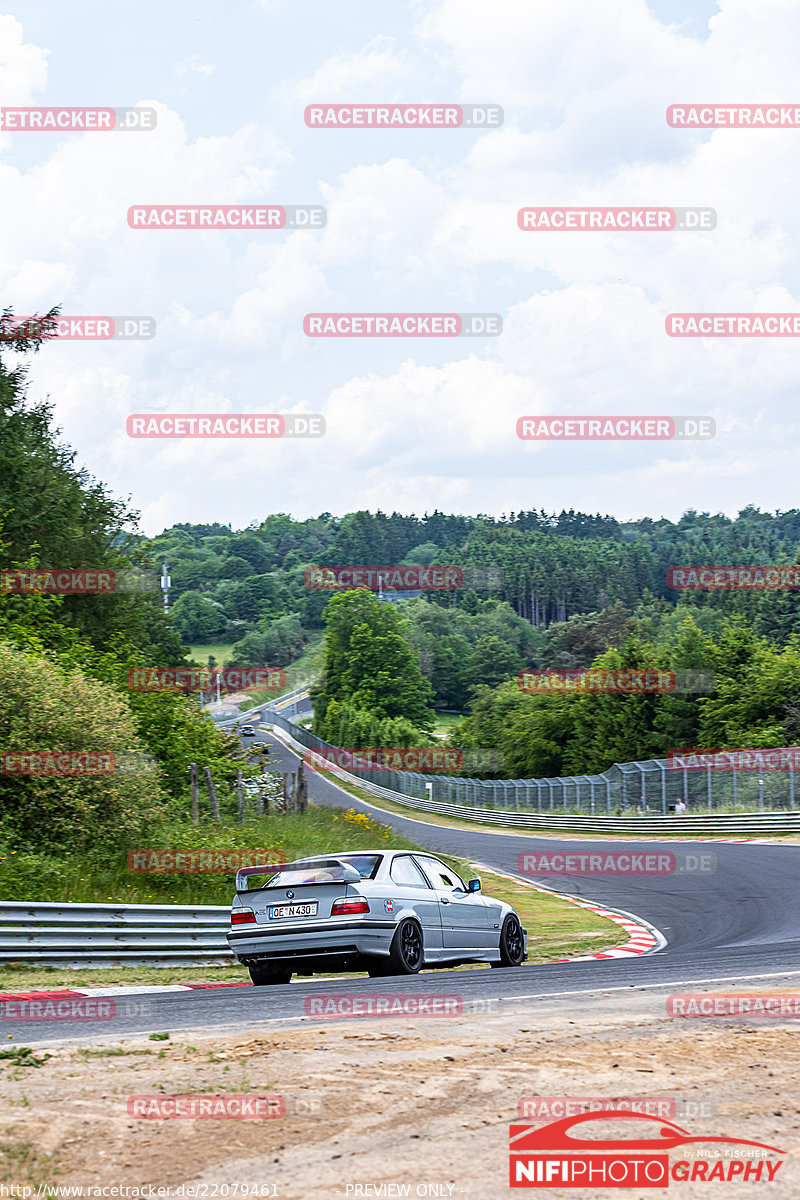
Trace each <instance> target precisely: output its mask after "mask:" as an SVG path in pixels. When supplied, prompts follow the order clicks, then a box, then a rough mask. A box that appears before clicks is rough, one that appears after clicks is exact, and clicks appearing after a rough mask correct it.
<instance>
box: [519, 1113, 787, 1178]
mask: <svg viewBox="0 0 800 1200" xmlns="http://www.w3.org/2000/svg"><path fill="white" fill-rule="evenodd" d="M609 1120H613V1121H615V1122H616V1121H627V1122H629V1123H631V1122H636V1124H635V1125H630V1128H631V1132H632V1136H631V1137H626V1138H623V1137H614V1138H597V1137H593V1136H592V1134H593V1133H594V1132H595V1130H596V1126H595V1125H594V1124H593V1122H595V1121H609ZM580 1125H584V1126H585V1128H584V1129H583V1131H582V1132H581V1133H579V1132H573V1129H574V1128H575V1127H577V1126H580ZM509 1136H510V1146H509V1153H510V1155H511V1161H510V1176H509V1185H510V1186H511V1187H536V1188H548V1189H552V1188H558V1187H580V1188H585V1187H592V1188H633V1187H638V1188H648V1187H652V1188H665V1187H669V1186H670V1183H671V1182H675V1183H693V1182H695V1181H696V1180H699V1181H701V1182H703V1183H713V1182H717V1183H723V1182H726V1183H727V1182H730V1181H735V1182H743V1183H771V1182H772V1181H773V1180H774V1179H775V1176H776V1175H777V1173H778V1171H779V1170H780V1168H781V1167H782V1166H783V1159H782V1158H781V1159H777V1160H776V1159H775V1158H774V1157H772V1156H774V1155H783V1154H785V1153H786V1151H785V1150H779V1149H777V1147H775V1146H768V1145H766V1144H765V1143H763V1142H751V1141H747V1140H745V1139H743V1138H729V1137H711V1138H709V1137H694V1136H693V1135H692V1134H691V1133H689V1132H688V1130H686V1129H682V1128H681V1127H680V1126H679V1125H675V1124H674V1123H673V1122H672V1121H665V1120H658V1121H655V1120H654V1119H653V1118H652V1117H647V1116H642V1115H640V1114H639V1113H633V1112H629V1111H624V1110H622V1109H620V1110H606V1111H604V1112H591V1113H581V1114H579V1115H578V1116H572V1117H564V1118H562V1120H560V1121H551V1122H550V1124H548V1125H541V1126H540V1125H511V1126H510V1132H509ZM670 1151H674V1152H675V1159H674V1161H671V1160H670V1153H669V1152H670Z"/></svg>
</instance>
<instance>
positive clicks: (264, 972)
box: [247, 963, 292, 987]
mask: <svg viewBox="0 0 800 1200" xmlns="http://www.w3.org/2000/svg"><path fill="white" fill-rule="evenodd" d="M247 969H248V971H249V972H250V978H251V979H252V981H253V985H254V986H255V987H265V986H266V985H267V984H270V983H289V982H290V980H291V978H292V968H291V967H284V966H282V965H281V964H280V963H259V964H258V966H253V967H248V968H247Z"/></svg>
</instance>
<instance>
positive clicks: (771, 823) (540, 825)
mask: <svg viewBox="0 0 800 1200" xmlns="http://www.w3.org/2000/svg"><path fill="white" fill-rule="evenodd" d="M265 723H266V724H270V723H272V724H274V725H277V724H278V723H277V722H275V721H274V718H273V716H272V715H270V716H266V717H265ZM285 724H289V722H285ZM273 732H274V730H273ZM298 733H300V734H301V735H303V734H305V733H306V730H303V729H298ZM276 736H279V740H281V741H283V742H284V743H285V744H286V745H287V746H289V748H290V749H292V750H295V751H296V752H297V753H300V754H303V753H305V754H307V753H308V749H307V747H306V746H304V745H303V743H302V742H299V741H297V740H296V739H295V737H293V736H292V734H291V733H287V732H286V730H285V729H282V730H281V733H280V735H276ZM321 767H322V770H325V771H329V772H330V773H331V774H332V775H335V776H337V777H338V778H340V779H343V780H344V781H345V782H348V783H351V784H354V785H355V786H356V787H359V788H361V789H362V790H363V791H366V792H369V793H370V795H372V796H377V797H379V798H383V799H386V800H391V801H393V802H394V803H395V804H402V805H403V806H404V807H406V808H414V809H418V810H420V811H422V812H430V813H435V814H437V815H439V816H446V817H455V818H457V819H459V820H467V821H481V822H486V823H487V824H491V825H503V826H506V827H508V828H512V827H513V828H518V829H557V830H564V831H565V832H575V833H628V834H631V833H632V834H640V835H646V836H649V837H653V836H656V837H664V836H665V835H666V836H668V835H670V834H677V835H679V836H681V837H692V836H693V835H696V836H697V837H698V838H703V837H707V836H709V835H711V834H713V835H716V836H722V837H734V838H736V837H745V838H747V837H753V836H754V835H758V836H764V835H765V834H775V835H780V834H787V833H800V812H795V813H759V812H754V813H714V814H710V815H702V816H699V815H698V816H695V815H691V816H687V815H681V816H674V815H673V816H667V817H665V816H644V815H643V816H637V817H613V816H611V817H582V816H580V815H569V816H568V815H564V816H556V815H553V814H551V813H541V812H514V811H509V810H507V809H497V808H480V807H478V806H477V805H474V804H449V803H447V802H446V801H440V800H428V799H422V798H421V797H418V796H409V795H408V794H407V793H405V792H397V791H394V790H392V789H390V788H385V787H381V786H380V784H377V783H373V782H372V780H371V779H365V778H364V777H363V776H356V775H353V774H351V773H349V772H347V771H345V770H343V769H342V768H341V767H338V766H336V765H335V764H333V763H331V762H328V761H323V762H322V763H321Z"/></svg>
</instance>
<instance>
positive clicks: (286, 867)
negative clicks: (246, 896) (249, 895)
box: [236, 858, 361, 893]
mask: <svg viewBox="0 0 800 1200" xmlns="http://www.w3.org/2000/svg"><path fill="white" fill-rule="evenodd" d="M304 867H305V868H314V867H341V868H342V872H343V873H344V872H348V871H352V872H353V876H354V878H350V879H347V877H346V876H345V878H344V879H334V880H331V881H330V882H332V883H344V884H348V883H357V882H358V881H359V880H360V879H361V876H360V875H359V873H358V871H356V869H355V867H354V866H353V865H352V864H351V863H347V862H343V861H342V859H341V858H303V859H299V860H298V861H297V862H290V863H281V864H280V865H278V866H271V867H267V866H260V867H240V869H239V870H238V871H237V872H236V891H237V893H238V892H246V891H247V890H248V889H247V887H246V886H245V884H246V881H247V878H248V876H250V875H278V874H279V873H280V872H282V871H292V870H300V869H302V868H304ZM315 886H316V882H315V881H312V882H310V883H293V884H292V887H315Z"/></svg>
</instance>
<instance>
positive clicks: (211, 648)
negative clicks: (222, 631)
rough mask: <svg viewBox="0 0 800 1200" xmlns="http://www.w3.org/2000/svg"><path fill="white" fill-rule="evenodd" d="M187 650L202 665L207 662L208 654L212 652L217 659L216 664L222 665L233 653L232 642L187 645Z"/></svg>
mask: <svg viewBox="0 0 800 1200" xmlns="http://www.w3.org/2000/svg"><path fill="white" fill-rule="evenodd" d="M187 650H188V652H189V655H190V657H191V658H193V659H195V660H196V661H197V662H199V663H201V664H202V665H203V666H205V665H206V663H207V662H208V656H209V654H213V655H214V658H215V659H216V660H217V665H218V666H220V667H224V666H225V663H226V662H228V661H229V660H230V658H231V655H232V653H233V642H227V643H225V642H215V643H213V644H210V645H208V646H187Z"/></svg>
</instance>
